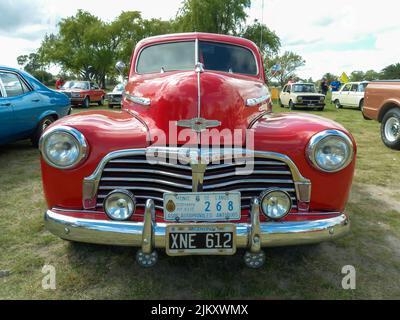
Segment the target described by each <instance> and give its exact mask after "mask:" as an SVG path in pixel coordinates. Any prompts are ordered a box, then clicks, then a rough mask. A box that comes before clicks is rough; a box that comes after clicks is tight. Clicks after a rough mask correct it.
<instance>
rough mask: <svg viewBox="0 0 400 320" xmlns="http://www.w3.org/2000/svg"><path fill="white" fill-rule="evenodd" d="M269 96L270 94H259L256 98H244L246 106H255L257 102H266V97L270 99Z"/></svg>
mask: <svg viewBox="0 0 400 320" xmlns="http://www.w3.org/2000/svg"><path fill="white" fill-rule="evenodd" d="M270 98H271V96H270V95H265V96H261V97H258V98H250V99H247V100H246V106H247V107H254V106H257V105H259V104H262V103H264V102H267V101H268V99H270Z"/></svg>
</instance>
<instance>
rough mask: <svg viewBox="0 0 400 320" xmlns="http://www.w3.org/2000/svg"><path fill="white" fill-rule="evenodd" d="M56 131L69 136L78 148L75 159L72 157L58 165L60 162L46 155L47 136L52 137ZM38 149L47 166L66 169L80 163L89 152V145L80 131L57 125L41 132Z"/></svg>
mask: <svg viewBox="0 0 400 320" xmlns="http://www.w3.org/2000/svg"><path fill="white" fill-rule="evenodd" d="M58 133H62V134H64V135H66V136H69V138H71V141H72V143H74V144H75V145H76V146H77V148H78V156H77V157H76V159H74V161H73V162H71V163H70V164H68V165H60V164H58V163H56V162H54V161H53V159H51V157H50V156H49V155H48V152H47V148H46V147H47V145H46V144H47V142H48V140H49V138H50V137H52V136H53V135H54V134H58ZM39 150H40V153H41V154H42V157H43V159H44V160H45V162H46V163H47V164H48V165H49V166H51V167H54V168H56V169H62V170H67V169H73V168H76V167H77V166H78V165H79V164H81V163H82V162H83V161H84V160H85V159H86V157H87V156H88V152H89V145H88V143H87V141H86V139H85V137H84V135H83V134H82V133H81V132H79V131H78V130H76V129H74V128H71V127H67V126H58V127H54V128H51V129H49V130H47V131H45V132H44V133H43V135H42V137H41V138H40V141H39Z"/></svg>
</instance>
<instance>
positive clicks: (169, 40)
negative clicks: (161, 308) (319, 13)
mask: <svg viewBox="0 0 400 320" xmlns="http://www.w3.org/2000/svg"><path fill="white" fill-rule="evenodd" d="M131 61H132V62H131V67H130V71H129V78H128V79H129V81H128V84H127V85H126V88H125V95H124V97H123V101H122V105H123V106H122V111H121V112H112V111H104V110H103V111H92V112H85V113H81V114H75V115H73V116H71V117H68V119H66V120H65V121H63V120H60V122H59V123H57V124H55V125H53V126H52V127H50V128H48V130H46V132H45V133H44V135H43V136H42V139H41V142H40V150H41V163H42V178H43V187H44V193H45V197H46V200H47V206H48V210H47V211H46V214H45V226H46V228H47V229H48V230H49V231H50V232H52V233H53V234H55V235H57V236H59V237H60V238H62V239H66V240H70V241H79V242H89V243H97V244H108V245H121V246H134V247H139V250H138V251H137V255H136V261H137V263H138V264H139V265H140V266H143V267H151V266H154V265H155V264H156V262H157V260H158V253H157V250H156V249H159V250H165V252H166V253H167V254H168V255H170V256H183V255H234V254H235V253H236V252H237V248H244V249H246V250H247V251H246V253H245V254H244V262H245V264H246V265H247V266H248V267H250V268H259V267H261V266H262V265H263V264H264V262H265V253H264V251H263V250H262V248H263V247H273V246H287V245H299V244H308V243H316V242H321V241H325V240H331V239H336V238H338V237H341V236H343V235H345V234H346V233H347V232H348V231H349V227H350V222H349V218H348V216H347V215H346V213H345V206H346V201H347V199H348V196H349V192H350V189H351V184H352V179H353V174H354V168H355V158H356V144H355V141H354V139H353V137H352V135H351V134H350V133H349V132H348V131H347V130H346V129H345V128H343V127H342V126H341V125H340V124H338V123H336V122H334V121H332V120H328V119H326V118H323V117H318V116H315V115H307V114H304V113H282V114H273V113H272V101H271V95H270V91H269V89H268V88H267V86H266V85H265V74H264V70H265V69H264V66H263V61H264V59H263V56H262V55H261V53H260V50H259V49H258V48H257V46H256V45H255V44H254V43H253V42H251V41H249V40H246V39H244V38H240V37H233V36H227V35H220V34H207V33H184V34H171V35H165V36H157V37H152V38H148V39H145V40H142V41H140V42H139V43H138V44H137V46H136V49H135V50H134V53H133V57H132V59H131ZM119 69H120V70H123V69H124V68H123V65H122V64H119ZM307 85H308V84H304V85H303V86H307ZM291 88H292V87H291ZM294 88H295V91H297V87H296V86H294ZM308 89H309V90H310V91H312V92H309V93H310V95H311V97H314V96H315V97H318V98H317V101H316V102H315V103H316V104H319V105H322V100H323V99H322V98H323V96H321V95H317V94H315V93H314V92H313V91H314V90H315V88H314V87H311V86H310V88H308V87H307V88H306V89H301V90H299V91H300V92H302V93H304V91H305V90H308ZM304 97H310V96H309V95H304ZM310 101H313V100H310ZM249 129H250V130H249ZM60 143H63V148H62V149H61V148H59V147H58V146H59V144H60Z"/></svg>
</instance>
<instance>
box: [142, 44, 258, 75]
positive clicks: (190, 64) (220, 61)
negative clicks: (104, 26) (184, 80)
mask: <svg viewBox="0 0 400 320" xmlns="http://www.w3.org/2000/svg"><path fill="white" fill-rule="evenodd" d="M195 51H196V44H195V42H194V41H183V42H171V43H163V44H157V45H153V46H150V47H146V48H144V49H143V51H142V52H141V54H140V56H139V60H138V62H137V66H136V71H137V72H138V73H158V72H167V71H173V70H193V69H194V66H195V64H196V52H195ZM198 59H199V61H200V62H201V63H203V65H204V68H205V69H206V70H214V71H222V72H230V73H240V74H246V75H257V74H258V68H257V62H256V59H255V56H254V54H253V52H252V51H251V50H249V49H246V48H244V47H240V46H236V45H231V44H225V43H217V42H206V41H199V53H198Z"/></svg>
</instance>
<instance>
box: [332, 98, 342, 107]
mask: <svg viewBox="0 0 400 320" xmlns="http://www.w3.org/2000/svg"><path fill="white" fill-rule="evenodd" d="M333 103H334V104H335V108H336V109H342V108H343V106H342V105H341V104H340V101H339V99H336V100H335V101H334V102H333Z"/></svg>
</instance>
